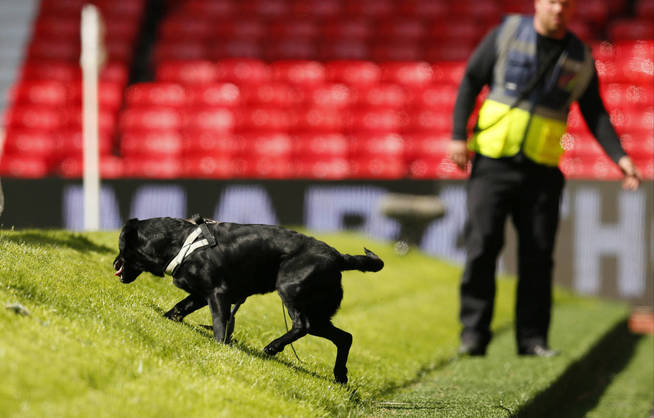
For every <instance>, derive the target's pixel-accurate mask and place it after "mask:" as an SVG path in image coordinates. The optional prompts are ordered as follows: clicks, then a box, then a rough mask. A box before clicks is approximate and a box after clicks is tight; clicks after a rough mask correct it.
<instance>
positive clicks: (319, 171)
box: [293, 157, 350, 180]
mask: <svg viewBox="0 0 654 418" xmlns="http://www.w3.org/2000/svg"><path fill="white" fill-rule="evenodd" d="M293 166H294V177H297V178H309V179H323V180H341V179H345V178H348V177H349V175H350V163H349V161H348V159H347V158H344V157H325V158H322V157H319V158H315V159H311V158H306V157H305V158H302V159H301V160H299V161H297V162H296V163H294V164H293Z"/></svg>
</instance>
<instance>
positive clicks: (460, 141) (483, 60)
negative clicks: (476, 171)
mask: <svg viewBox="0 0 654 418" xmlns="http://www.w3.org/2000/svg"><path fill="white" fill-rule="evenodd" d="M498 31H499V30H498V28H495V29H494V30H492V31H491V32H490V33H489V34H488V35H486V37H485V38H484V39H483V40H482V41H481V43H480V44H479V45H478V46H477V48H476V49H475V50H474V52H473V53H472V55H471V56H470V59H469V60H468V63H467V65H466V70H465V73H464V75H463V79H462V80H461V84H460V85H459V92H458V94H457V97H456V103H455V104H454V112H453V128H452V141H451V142H450V146H449V157H450V159H451V160H452V161H454V163H455V164H456V165H457V166H458V167H459V168H460V169H462V170H463V169H465V166H466V164H467V163H468V149H467V146H466V139H467V129H466V128H467V125H468V119H469V118H470V114H471V113H472V110H473V109H474V107H475V102H476V100H477V95H479V92H480V91H481V89H482V88H483V87H484V85H486V84H490V82H491V81H492V79H493V67H494V66H495V59H496V56H495V54H496V53H495V43H496V39H497V33H498Z"/></svg>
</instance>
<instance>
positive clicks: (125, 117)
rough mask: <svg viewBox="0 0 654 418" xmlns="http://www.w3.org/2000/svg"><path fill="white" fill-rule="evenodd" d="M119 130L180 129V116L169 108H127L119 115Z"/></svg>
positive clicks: (176, 111)
mask: <svg viewBox="0 0 654 418" xmlns="http://www.w3.org/2000/svg"><path fill="white" fill-rule="evenodd" d="M120 128H121V129H122V130H123V131H138V130H175V129H181V128H182V115H181V114H180V112H179V111H178V110H176V109H173V108H169V107H138V108H136V107H135V108H129V109H125V110H124V111H123V112H122V113H121V115H120Z"/></svg>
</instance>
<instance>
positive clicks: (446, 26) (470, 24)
mask: <svg viewBox="0 0 654 418" xmlns="http://www.w3.org/2000/svg"><path fill="white" fill-rule="evenodd" d="M488 29H489V26H488V24H485V23H484V22H479V21H478V20H476V19H472V18H470V17H468V18H463V19H460V20H451V18H450V19H448V18H445V19H442V20H440V21H436V22H434V23H433V24H432V26H431V31H430V36H431V37H432V42H446V41H451V40H454V39H456V40H458V41H463V40H465V41H469V42H472V43H477V42H478V41H479V40H480V39H481V38H482V37H483V36H484V35H485V34H486V33H487V32H488Z"/></svg>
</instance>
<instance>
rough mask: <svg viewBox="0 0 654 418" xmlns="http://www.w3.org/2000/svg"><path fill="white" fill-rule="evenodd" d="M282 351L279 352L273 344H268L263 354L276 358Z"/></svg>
mask: <svg viewBox="0 0 654 418" xmlns="http://www.w3.org/2000/svg"><path fill="white" fill-rule="evenodd" d="M280 351H281V350H278V349H277V348H276V347H275V346H273V345H272V344H268V345H267V346H266V347H265V348H264V349H263V352H264V353H266V354H268V355H269V356H274V355H275V354H277V353H279V352H280Z"/></svg>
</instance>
